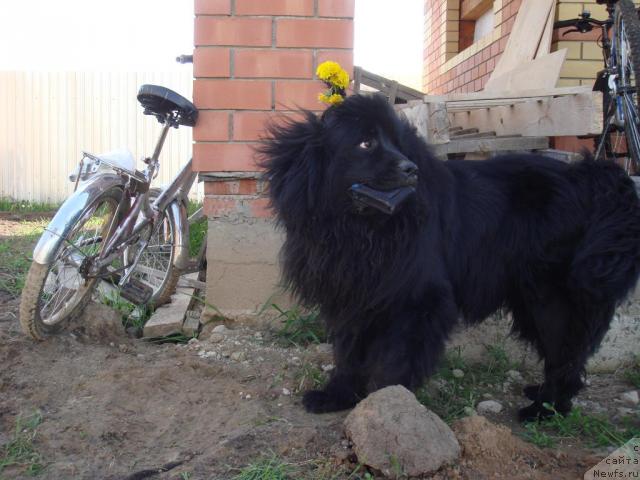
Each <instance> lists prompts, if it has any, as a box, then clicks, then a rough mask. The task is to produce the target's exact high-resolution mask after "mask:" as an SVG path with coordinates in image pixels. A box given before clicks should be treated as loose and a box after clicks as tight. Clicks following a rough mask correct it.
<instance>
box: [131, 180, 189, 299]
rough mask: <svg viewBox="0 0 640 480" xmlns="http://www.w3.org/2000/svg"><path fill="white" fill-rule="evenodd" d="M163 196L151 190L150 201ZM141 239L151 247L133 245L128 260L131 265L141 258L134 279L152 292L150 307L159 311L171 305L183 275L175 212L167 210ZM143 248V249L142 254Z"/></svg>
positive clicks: (142, 234)
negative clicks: (179, 263)
mask: <svg viewBox="0 0 640 480" xmlns="http://www.w3.org/2000/svg"><path fill="white" fill-rule="evenodd" d="M160 193H161V191H160V189H157V188H153V189H151V190H150V192H149V197H150V200H151V201H153V200H154V199H156V198H157V197H158V195H160ZM148 229H151V231H150V232H149V231H148ZM141 237H142V238H145V239H147V238H148V243H147V244H146V245H142V244H141V243H138V244H136V245H133V246H132V247H130V248H128V249H127V250H126V252H125V256H126V258H127V262H131V261H132V260H133V259H134V258H135V257H136V255H138V253H139V254H140V259H139V260H138V263H137V264H136V267H135V268H134V270H133V274H132V278H135V279H136V280H138V281H140V282H142V283H144V284H145V285H147V286H148V287H150V288H151V289H152V292H153V293H152V294H151V298H150V299H149V302H148V305H149V306H151V307H158V306H160V305H162V304H164V303H167V302H169V301H171V295H173V293H174V292H175V291H176V286H177V284H178V281H179V280H180V276H181V275H182V271H181V270H179V269H178V268H177V267H176V258H177V256H178V255H179V249H180V245H178V244H177V238H178V226H177V223H176V219H175V218H173V213H172V212H171V210H170V209H169V208H167V209H166V210H165V211H163V212H161V215H160V218H159V219H158V221H157V222H155V223H154V224H153V225H150V226H149V227H147V229H145V230H144V231H143V232H141ZM140 248H143V250H142V252H140Z"/></svg>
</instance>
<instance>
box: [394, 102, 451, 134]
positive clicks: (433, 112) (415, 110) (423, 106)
mask: <svg viewBox="0 0 640 480" xmlns="http://www.w3.org/2000/svg"><path fill="white" fill-rule="evenodd" d="M396 110H397V111H398V113H401V114H402V115H404V116H405V117H406V119H407V120H408V121H409V123H411V124H412V125H414V126H415V127H416V129H417V130H418V134H419V135H420V136H421V137H422V138H424V139H425V140H426V142H427V143H430V144H432V145H438V144H442V143H447V142H448V141H449V127H450V125H449V116H448V112H447V107H446V105H445V104H444V103H424V102H422V101H418V102H410V103H408V104H406V105H396Z"/></svg>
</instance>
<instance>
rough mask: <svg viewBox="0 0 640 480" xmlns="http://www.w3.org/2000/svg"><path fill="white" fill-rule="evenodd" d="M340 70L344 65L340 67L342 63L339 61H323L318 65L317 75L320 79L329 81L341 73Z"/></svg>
mask: <svg viewBox="0 0 640 480" xmlns="http://www.w3.org/2000/svg"><path fill="white" fill-rule="evenodd" d="M340 70H342V67H340V64H339V63H337V62H331V61H327V62H322V63H321V64H320V65H318V69H317V70H316V75H317V76H318V78H319V79H320V80H325V81H329V79H330V78H331V77H333V76H334V75H336V74H337V73H339V72H340Z"/></svg>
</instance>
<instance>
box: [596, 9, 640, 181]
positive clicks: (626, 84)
mask: <svg viewBox="0 0 640 480" xmlns="http://www.w3.org/2000/svg"><path fill="white" fill-rule="evenodd" d="M613 36H614V38H613V39H612V42H613V44H614V45H617V46H618V48H617V53H618V55H617V58H616V59H615V62H616V66H617V67H618V69H619V71H618V72H617V73H618V77H617V79H616V82H617V83H618V87H619V88H631V89H632V90H634V91H635V98H632V99H631V102H630V103H632V105H629V104H628V103H627V102H623V112H624V134H625V143H626V150H627V157H628V159H629V163H628V165H627V171H628V172H630V173H631V171H633V172H637V171H638V170H639V168H638V167H639V166H640V125H638V124H637V123H636V122H635V121H630V120H629V119H630V118H633V117H636V118H639V117H640V85H639V84H638V80H639V79H640V20H639V19H638V14H637V12H636V9H635V6H634V4H633V2H632V1H631V0H619V1H618V2H617V3H616V7H615V11H614V30H613ZM623 43H624V44H625V48H626V49H628V52H627V55H628V61H629V62H630V65H623V64H622V63H624V60H625V59H624V58H622V57H621V55H622V53H621V50H622V48H621V45H622V44H623ZM605 97H606V98H605V99H604V105H605V110H604V115H605V117H606V118H605V125H606V122H608V121H610V120H609V117H608V116H607V109H606V107H607V106H608V103H609V102H610V101H611V96H610V95H609V94H608V92H607V93H606V94H605ZM630 109H633V110H630ZM612 115H615V108H614V113H613V114H612ZM605 135H606V136H607V137H608V138H606V140H605V141H608V142H610V136H609V135H608V134H607V133H606V132H605ZM610 148H611V150H612V153H613V154H615V153H616V152H615V146H614V147H610Z"/></svg>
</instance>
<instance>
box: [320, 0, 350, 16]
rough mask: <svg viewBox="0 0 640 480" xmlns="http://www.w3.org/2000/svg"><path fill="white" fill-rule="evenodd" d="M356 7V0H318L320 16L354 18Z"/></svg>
mask: <svg viewBox="0 0 640 480" xmlns="http://www.w3.org/2000/svg"><path fill="white" fill-rule="evenodd" d="M355 5H356V2H355V0H318V15H320V16H321V17H343V18H353V16H354V12H355Z"/></svg>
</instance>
